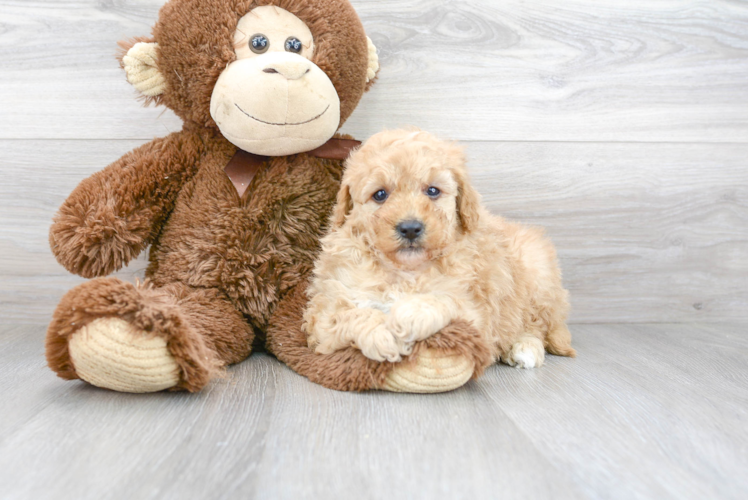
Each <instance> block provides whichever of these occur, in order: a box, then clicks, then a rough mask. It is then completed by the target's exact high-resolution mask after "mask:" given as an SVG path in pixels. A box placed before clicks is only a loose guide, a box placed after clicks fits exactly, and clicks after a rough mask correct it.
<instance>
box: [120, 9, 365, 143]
mask: <svg viewBox="0 0 748 500" xmlns="http://www.w3.org/2000/svg"><path fill="white" fill-rule="evenodd" d="M122 47H123V49H125V52H124V53H123V57H122V66H123V67H124V69H125V72H126V73H127V79H128V81H129V82H130V83H132V84H133V85H134V86H135V88H136V89H137V90H138V91H140V93H141V94H142V95H143V96H144V97H145V99H146V102H155V103H156V104H164V105H166V106H168V107H169V108H171V109H172V110H174V112H175V113H176V114H177V115H179V116H180V117H181V118H182V119H183V120H184V121H185V122H188V123H191V124H192V125H191V126H194V125H197V126H198V127H206V128H208V129H217V130H218V131H220V133H221V135H223V137H224V138H225V139H227V140H228V141H230V142H231V143H233V144H234V145H235V146H237V147H238V148H241V149H243V150H244V151H248V152H250V153H255V154H258V155H263V156H285V155H292V154H297V153H303V152H307V151H311V150H313V149H316V148H317V147H319V146H321V145H323V144H324V143H325V142H327V141H328V140H329V139H330V138H331V137H332V136H333V135H334V134H335V132H336V131H337V130H338V129H339V128H340V127H341V125H342V124H343V122H345V120H346V119H347V118H348V117H349V116H350V114H351V113H352V112H353V110H354V109H355V107H356V104H357V103H358V101H359V99H360V98H361V96H362V95H363V93H364V92H366V90H368V89H369V87H370V86H371V85H372V84H373V82H374V78H375V76H376V73H377V71H378V70H379V61H378V58H377V51H376V48H375V47H374V45H373V44H372V43H371V40H369V39H368V37H367V36H366V33H365V32H364V29H363V26H362V25H361V21H360V20H359V18H358V16H357V14H356V12H355V10H354V9H353V7H352V6H351V4H350V2H349V0H169V1H168V2H167V3H166V4H165V5H164V6H163V7H162V9H161V12H160V14H159V21H158V23H157V24H156V26H154V29H153V36H152V37H143V38H139V39H135V40H133V41H131V42H127V43H124V44H123V45H122Z"/></svg>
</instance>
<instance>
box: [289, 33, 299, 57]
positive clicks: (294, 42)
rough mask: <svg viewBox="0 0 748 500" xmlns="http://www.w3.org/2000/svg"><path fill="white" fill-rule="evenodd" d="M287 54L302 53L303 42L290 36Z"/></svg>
mask: <svg viewBox="0 0 748 500" xmlns="http://www.w3.org/2000/svg"><path fill="white" fill-rule="evenodd" d="M286 52H295V53H296V54H299V53H301V40H299V39H298V38H296V37H295V36H289V37H288V38H287V39H286Z"/></svg>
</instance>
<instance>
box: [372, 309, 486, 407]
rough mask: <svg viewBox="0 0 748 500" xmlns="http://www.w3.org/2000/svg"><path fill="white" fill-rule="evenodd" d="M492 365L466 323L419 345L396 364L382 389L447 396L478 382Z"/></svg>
mask: <svg viewBox="0 0 748 500" xmlns="http://www.w3.org/2000/svg"><path fill="white" fill-rule="evenodd" d="M490 362H491V355H490V352H489V350H488V347H487V346H486V345H485V342H484V341H483V339H482V338H481V337H480V335H479V334H478V332H477V331H476V330H475V329H474V328H473V327H472V326H470V325H469V324H468V323H466V322H463V321H455V322H453V323H450V324H449V325H447V327H445V328H444V329H443V330H442V331H441V332H439V333H437V334H436V335H434V336H432V337H430V338H428V339H426V340H425V341H423V342H419V343H418V344H416V346H415V348H414V349H413V353H412V354H410V356H408V357H407V359H404V360H403V361H402V362H400V363H394V364H393V367H392V370H391V371H390V372H389V373H388V374H387V377H386V378H385V381H384V384H383V385H382V386H381V387H379V388H380V389H383V390H386V391H393V392H415V393H432V392H446V391H451V390H453V389H457V388H458V387H461V386H463V385H464V384H465V383H467V381H468V380H470V379H471V378H475V377H477V376H478V375H480V374H481V373H483V369H484V368H485V367H486V366H488V364H489V363H490Z"/></svg>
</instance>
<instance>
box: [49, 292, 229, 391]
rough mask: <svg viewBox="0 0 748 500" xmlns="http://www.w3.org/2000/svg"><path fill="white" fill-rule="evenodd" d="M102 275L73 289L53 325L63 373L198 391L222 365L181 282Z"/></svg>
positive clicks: (127, 386)
mask: <svg viewBox="0 0 748 500" xmlns="http://www.w3.org/2000/svg"><path fill="white" fill-rule="evenodd" d="M172 288H173V289H171V288H170V289H158V288H153V287H150V286H140V287H136V286H134V285H132V284H130V283H126V282H123V281H121V280H119V279H117V278H97V279H94V280H91V281H89V282H86V283H83V284H81V285H79V286H77V287H75V288H73V289H72V290H70V291H69V292H68V293H67V294H66V295H65V296H64V297H63V299H62V301H61V302H60V304H59V305H58V307H57V310H56V311H55V313H54V315H53V318H52V322H51V323H50V325H49V329H48V330H47V362H48V364H49V366H50V368H52V370H54V371H55V372H56V373H57V374H58V375H59V376H60V377H62V378H64V379H68V380H72V379H83V380H85V381H86V382H88V383H90V384H92V385H95V386H98V387H103V388H106V389H112V390H115V391H121V392H134V393H141V392H156V391H162V390H164V389H186V390H189V391H197V390H200V389H201V388H202V387H204V386H205V385H206V384H207V383H208V382H209V381H210V379H211V378H212V376H214V375H215V374H216V372H218V371H219V366H218V363H217V362H216V361H215V355H214V353H213V352H212V351H211V350H210V349H208V348H207V347H206V345H205V341H204V339H203V338H202V337H201V336H200V335H199V334H198V333H197V332H196V331H195V329H194V328H193V327H192V325H191V321H190V319H189V317H188V314H187V313H186V311H185V307H184V304H182V302H183V301H184V300H186V299H185V298H184V297H181V296H180V295H179V293H177V292H178V290H177V288H176V287H172Z"/></svg>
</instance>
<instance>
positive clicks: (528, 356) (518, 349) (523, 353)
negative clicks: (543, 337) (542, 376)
mask: <svg viewBox="0 0 748 500" xmlns="http://www.w3.org/2000/svg"><path fill="white" fill-rule="evenodd" d="M501 360H502V361H503V362H504V363H506V364H508V365H509V366H514V367H515V368H528V369H529V368H539V367H541V366H543V361H545V348H544V347H543V343H542V342H541V341H540V339H538V338H536V337H523V338H522V339H520V340H519V341H517V342H515V343H514V344H513V345H512V348H511V349H509V352H508V353H506V354H505V355H504V356H502V357H501Z"/></svg>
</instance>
